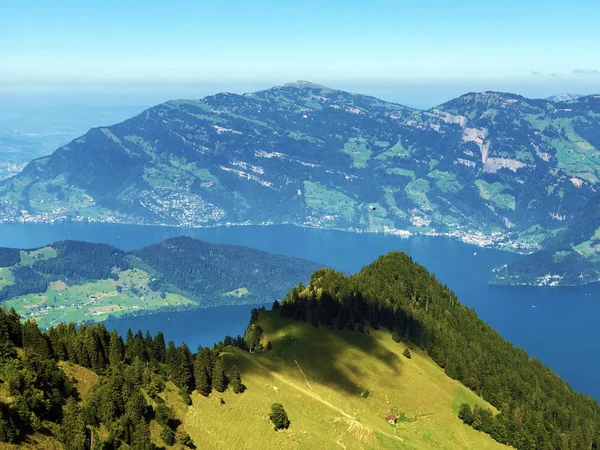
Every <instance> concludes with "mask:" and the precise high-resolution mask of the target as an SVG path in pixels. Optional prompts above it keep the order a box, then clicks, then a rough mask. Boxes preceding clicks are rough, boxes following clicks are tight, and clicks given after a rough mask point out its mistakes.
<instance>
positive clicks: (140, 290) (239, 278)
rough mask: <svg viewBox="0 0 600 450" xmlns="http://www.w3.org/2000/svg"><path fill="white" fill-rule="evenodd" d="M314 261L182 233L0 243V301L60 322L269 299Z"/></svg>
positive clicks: (40, 319) (44, 323)
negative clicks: (109, 241) (125, 242)
mask: <svg viewBox="0 0 600 450" xmlns="http://www.w3.org/2000/svg"><path fill="white" fill-rule="evenodd" d="M318 267H319V266H318V265H317V264H315V263H312V262H309V261H305V260H301V259H297V258H291V257H287V256H281V255H275V254H270V253H266V252H262V251H259V250H254V249H250V248H247V247H240V246H233V245H222V244H212V243H208V242H202V241H198V240H195V239H191V238H187V237H177V238H173V239H169V240H166V241H163V242H160V243H158V244H154V245H151V246H149V247H145V248H142V249H138V250H134V251H132V252H129V253H125V252H123V251H121V250H118V249H116V248H114V247H111V246H108V245H104V244H93V243H87V242H78V241H61V242H56V243H54V244H51V245H49V246H47V247H43V248H40V249H34V250H18V249H8V248H6V249H4V248H0V301H2V302H3V303H4V305H5V306H6V307H8V308H15V310H16V311H17V312H18V314H20V315H22V316H24V317H26V318H31V319H35V320H36V321H37V323H38V325H39V326H41V327H43V328H47V327H48V326H50V325H56V324H58V323H59V322H65V323H68V322H75V323H81V322H87V321H92V322H97V321H102V320H105V319H107V318H108V317H119V316H123V315H133V314H143V313H151V312H158V311H167V310H173V309H186V308H188V309H191V308H201V307H209V306H222V305H242V304H251V305H252V304H260V303H265V302H271V301H273V300H274V299H276V298H279V297H281V296H282V295H283V294H284V293H285V292H286V291H287V290H288V289H289V288H290V287H291V286H293V285H294V284H296V283H297V282H298V280H308V278H309V276H310V273H311V272H312V271H314V270H315V269H317V268H318Z"/></svg>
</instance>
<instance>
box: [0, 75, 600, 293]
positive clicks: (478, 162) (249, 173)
mask: <svg viewBox="0 0 600 450" xmlns="http://www.w3.org/2000/svg"><path fill="white" fill-rule="evenodd" d="M558 97H560V96H557V98H558ZM599 149H600V96H593V95H592V96H585V97H580V98H577V99H574V100H567V101H560V102H558V103H557V102H553V101H549V100H540V99H537V100H533V99H527V98H524V97H521V96H518V95H513V94H506V93H500V92H481V93H470V94H466V95H463V96H461V97H459V98H456V99H454V100H451V101H449V102H447V103H444V104H442V105H440V106H438V107H436V108H432V109H430V110H427V111H422V110H417V109H412V108H408V107H405V106H402V105H398V104H394V103H389V102H385V101H382V100H379V99H377V98H374V97H369V96H365V95H360V94H354V93H349V92H344V91H339V90H334V89H330V88H327V87H323V86H319V85H316V84H313V83H310V82H304V81H300V82H296V83H291V84H288V85H285V86H278V87H274V88H271V89H267V90H264V91H258V92H254V93H249V94H244V95H237V94H230V93H221V94H217V95H214V96H209V97H206V98H204V99H199V100H176V101H170V102H167V103H164V104H161V105H158V106H155V107H153V108H150V109H148V110H146V111H144V112H143V113H142V114H140V115H138V116H136V117H133V118H131V119H129V120H127V121H125V122H123V123H120V124H117V125H113V126H110V127H102V128H93V129H91V130H90V131H89V132H88V133H87V134H85V135H84V136H82V137H81V138H79V139H76V140H74V141H73V142H71V143H69V144H68V145H66V146H64V147H61V148H59V149H58V150H57V151H56V152H54V153H53V154H52V155H50V156H48V157H45V158H40V159H37V160H35V161H33V162H31V163H30V164H29V165H28V166H27V167H26V168H25V169H24V170H23V171H22V172H21V173H20V174H18V175H17V176H15V177H13V178H11V179H9V180H5V181H3V182H0V218H1V219H0V221H6V222H8V221H42V222H51V221H56V220H90V221H105V222H127V223H148V224H166V225H175V226H212V225H223V224H228V223H236V224H271V223H293V224H297V225H304V226H314V227H322V228H338V229H344V230H364V231H384V232H385V231H387V232H394V233H428V234H445V235H449V236H454V237H457V238H459V239H462V240H464V241H467V242H472V243H475V244H478V245H486V246H494V247H497V248H504V249H510V250H518V251H523V252H531V251H534V250H537V249H540V248H542V246H544V247H545V246H546V244H543V243H546V242H549V241H548V240H549V239H552V238H553V237H554V236H558V235H562V236H563V238H562V239H563V241H562V243H561V244H560V245H559V246H558V247H560V248H561V250H560V251H563V252H564V251H574V252H575V253H576V254H577V255H579V256H581V257H582V258H583V261H584V262H585V264H584V265H585V270H584V271H583V272H581V273H577V277H579V278H577V280H576V281H577V283H579V282H588V281H593V280H596V279H597V278H598V277H599V276H600V275H599V272H598V270H597V267H596V263H595V261H594V258H595V255H596V247H595V245H596V243H595V241H594V240H592V241H589V242H590V243H589V245H588V244H585V245H584V247H585V248H584V247H579V245H580V244H581V243H580V242H569V241H568V238H566V237H565V235H564V233H563V232H562V231H561V230H563V229H564V228H565V226H566V224H568V223H570V222H571V221H572V220H573V219H574V218H579V217H582V215H583V216H585V217H594V212H590V211H587V210H586V208H593V205H594V204H595V200H593V199H594V197H595V196H596V191H597V189H598V183H599V180H600V152H599ZM589 205H592V206H589ZM594 224H596V222H593V223H591V224H590V225H589V226H588V227H587V228H589V229H592V228H594ZM597 225H600V223H598V224H597ZM587 228H586V229H587ZM594 233H595V228H594ZM588 234H589V233H588ZM593 236H595V234H592V237H593ZM588 237H590V236H587V237H586V240H585V241H584V242H588V240H587V239H588ZM565 239H566V240H565ZM594 239H595V238H594ZM598 242H600V241H598ZM556 245H558V244H556ZM565 245H566V247H567V249H568V250H564V249H563V248H564V247H565ZM558 247H556V248H558ZM573 249H574V250H573ZM577 255H573V256H575V257H576V258H579V256H577ZM553 258H554V256H553ZM553 261H554V262H555V263H556V261H558V263H557V264H558V265H559V266H560V267H559V268H557V269H556V271H555V272H553V273H550V275H551V276H556V277H557V278H553V279H552V280H553V281H552V282H557V283H558V284H561V283H562V284H565V283H566V284H571V281H568V280H567V279H569V280H570V279H572V277H571V278H569V277H566V276H565V273H564V270H563V269H564V267H563V265H561V264H560V257H559V258H558V259H556V258H554V260H553ZM515 274H516V276H519V275H518V274H517V273H516V272H515ZM546 275H548V273H545V272H544V273H538V272H536V271H534V272H533V273H532V274H531V276H529V277H528V278H527V281H526V283H528V284H539V283H544V282H545V281H544V280H547V277H546ZM580 275H581V277H580ZM495 282H498V283H521V282H522V280H521V279H519V278H515V277H514V276H512V275H510V276H509V273H508V271H507V269H505V271H504V275H500V272H498V273H497V276H496V279H495Z"/></svg>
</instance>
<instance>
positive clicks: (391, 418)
mask: <svg viewBox="0 0 600 450" xmlns="http://www.w3.org/2000/svg"><path fill="white" fill-rule="evenodd" d="M396 420H398V416H397V415H396V414H390V415H389V416H388V418H387V421H388V423H389V424H390V425H396Z"/></svg>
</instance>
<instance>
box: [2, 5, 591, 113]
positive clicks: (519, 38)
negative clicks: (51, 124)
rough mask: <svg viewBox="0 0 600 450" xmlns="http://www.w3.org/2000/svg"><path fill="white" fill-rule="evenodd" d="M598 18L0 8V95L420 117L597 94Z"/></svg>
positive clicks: (497, 12) (427, 9)
mask: <svg viewBox="0 0 600 450" xmlns="http://www.w3.org/2000/svg"><path fill="white" fill-rule="evenodd" d="M599 17H600V2H597V1H591V0H589V1H588V0H572V1H569V2H565V1H555V0H546V1H540V0H530V1H524V0H519V1H515V0H504V1H495V0H494V1H477V2H476V1H463V0H455V1H447V0H445V1H441V0H439V1H438V0H435V1H417V0H410V1H409V0H395V1H383V0H371V1H366V0H364V1H337V2H331V1H329V2H328V1H325V0H321V1H314V0H302V1H294V2H288V1H281V0H280V1H264V0H263V1H261V0H254V1H246V2H242V1H219V2H217V1H199V0H196V1H188V0H172V1H155V0H143V1H141V0H134V1H127V0H119V1H115V0H104V1H102V2H99V1H95V0H86V1H81V0H78V1H72V0H53V1H48V0H46V1H34V0H3V1H0V95H4V96H5V97H6V96H29V97H30V98H32V97H33V98H34V97H36V96H52V95H53V96H57V97H60V96H64V97H66V98H74V99H76V98H81V99H84V100H85V99H91V98H104V99H107V101H134V100H136V101H141V102H147V103H154V102H157V101H162V100H165V99H168V98H173V97H199V96H202V95H206V94H208V93H211V92H214V91H221V90H230V91H248V90H253V89H258V88H265V87H268V86H271V85H274V84H282V83H285V82H289V81H294V80H298V79H305V80H311V81H315V82H318V83H321V84H326V85H330V86H332V87H339V88H343V89H350V90H357V91H362V92H366V93H372V94H375V95H379V96H381V97H384V98H387V99H391V100H395V101H401V102H402V101H403V100H405V101H404V103H407V104H416V105H418V104H422V105H423V106H426V105H427V104H428V103H431V104H434V103H437V102H439V101H443V100H445V99H447V98H450V97H453V96H455V95H459V94H461V93H464V92H467V91H474V90H486V89H494V90H505V91H513V92H517V93H522V94H524V95H529V96H543V95H549V94H552V93H558V92H576V93H592V92H600V50H599V49H600V30H599V25H598V18H599ZM110 99H113V100H110Z"/></svg>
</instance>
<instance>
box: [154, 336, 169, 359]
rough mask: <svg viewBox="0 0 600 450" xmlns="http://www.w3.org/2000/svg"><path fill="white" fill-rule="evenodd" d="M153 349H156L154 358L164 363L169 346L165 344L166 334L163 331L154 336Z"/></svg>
mask: <svg viewBox="0 0 600 450" xmlns="http://www.w3.org/2000/svg"><path fill="white" fill-rule="evenodd" d="M152 350H153V351H154V358H155V359H156V360H157V361H158V362H161V363H164V362H165V354H166V352H167V347H166V346H165V336H164V335H163V334H162V332H161V331H159V332H158V333H156V336H155V337H154V342H153V345H152Z"/></svg>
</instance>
